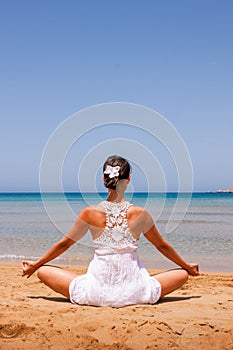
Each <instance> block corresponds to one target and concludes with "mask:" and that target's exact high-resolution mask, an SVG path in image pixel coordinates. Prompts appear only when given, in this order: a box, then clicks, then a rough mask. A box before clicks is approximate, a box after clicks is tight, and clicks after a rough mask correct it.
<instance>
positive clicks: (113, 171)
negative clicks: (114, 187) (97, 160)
mask: <svg viewBox="0 0 233 350" xmlns="http://www.w3.org/2000/svg"><path fill="white" fill-rule="evenodd" d="M120 168H121V167H120V166H119V165H117V166H111V165H107V168H106V169H105V170H104V174H108V176H109V177H110V179H112V178H113V177H115V176H119V170H120Z"/></svg>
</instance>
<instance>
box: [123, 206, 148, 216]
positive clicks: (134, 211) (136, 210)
mask: <svg viewBox="0 0 233 350" xmlns="http://www.w3.org/2000/svg"><path fill="white" fill-rule="evenodd" d="M128 215H129V217H131V216H132V218H133V217H137V216H140V217H141V218H144V219H146V218H147V217H150V214H149V212H148V211H147V210H146V209H145V208H143V207H139V206H135V205H132V206H130V207H129V209H128Z"/></svg>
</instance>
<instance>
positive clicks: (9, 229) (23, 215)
mask: <svg viewBox="0 0 233 350" xmlns="http://www.w3.org/2000/svg"><path fill="white" fill-rule="evenodd" d="M126 197H127V199H128V200H130V201H131V202H132V203H133V204H135V205H140V206H143V207H146V208H147V209H148V210H149V211H150V213H151V215H152V216H153V218H154V220H155V221H156V225H157V227H158V229H159V230H160V232H161V234H162V235H163V236H164V238H165V239H166V240H167V241H168V242H169V243H171V244H172V245H173V246H174V248H175V249H176V250H177V251H178V252H179V254H180V255H181V256H183V257H184V258H185V259H186V260H187V261H189V262H197V263H199V264H200V270H201V271H233V249H232V247H233V194H231V193H193V194H192V198H191V202H190V205H189V207H188V209H187V213H186V214H185V216H184V217H183V218H182V220H178V221H177V223H176V224H177V225H178V226H177V227H176V229H175V230H173V232H171V233H169V232H167V226H166V225H167V223H168V221H169V218H170V216H171V213H172V210H173V208H174V204H175V202H176V199H177V193H167V194H146V193H134V194H133V195H132V194H130V193H129V194H127V195H126ZM179 197H180V204H179V206H178V208H177V209H176V210H177V212H178V214H179V215H180V216H182V215H181V214H182V213H183V212H184V207H185V204H186V203H187V199H188V198H189V197H190V194H179ZM105 198H106V194H92V193H85V194H79V193H67V194H65V198H64V197H63V196H62V195H60V194H46V195H45V196H43V198H42V197H41V195H40V194H39V193H1V194H0V261H2V262H9V261H12V262H19V261H20V260H21V259H37V258H38V257H40V256H41V255H42V254H44V253H45V251H46V250H47V249H48V248H49V247H50V246H51V245H52V244H53V243H55V242H56V240H58V239H60V238H61V237H62V235H63V233H65V232H67V231H68V230H69V228H70V227H71V226H72V224H73V220H72V218H71V217H68V216H67V215H66V211H65V210H64V208H65V206H66V207H67V205H68V206H69V208H70V210H72V212H73V215H74V217H75V215H77V214H78V213H79V212H80V210H82V209H83V208H84V207H85V206H87V205H91V204H95V203H97V202H99V201H100V200H102V199H105ZM42 199H43V200H42ZM48 207H49V210H50V213H51V212H52V213H53V214H54V217H55V218H58V219H56V220H57V221H56V220H55V222H54V217H51V215H50V217H49V216H48V214H47V212H46V209H47V208H48ZM61 230H62V231H63V232H61ZM66 230H67V231H66ZM139 254H140V257H141V259H142V261H143V263H144V264H145V266H147V267H151V268H156V269H157V268H158V269H167V268H172V267H174V265H173V264H172V263H171V262H169V261H168V260H167V259H166V258H165V257H163V256H162V255H161V254H160V253H159V252H158V251H156V250H155V249H154V248H153V247H152V246H151V245H150V243H148V242H147V241H146V240H145V238H144V237H142V239H141V244H140V248H139ZM92 255H93V247H92V244H91V237H90V234H87V235H86V236H85V237H84V238H83V239H82V240H81V241H79V242H78V243H76V244H75V245H74V246H73V247H71V248H70V249H69V250H68V251H67V252H66V253H65V254H63V255H62V256H61V257H59V258H58V259H57V260H56V262H57V263H59V264H60V263H61V264H62V263H66V264H67V263H68V264H81V265H86V264H88V263H89V261H90V260H91V257H92Z"/></svg>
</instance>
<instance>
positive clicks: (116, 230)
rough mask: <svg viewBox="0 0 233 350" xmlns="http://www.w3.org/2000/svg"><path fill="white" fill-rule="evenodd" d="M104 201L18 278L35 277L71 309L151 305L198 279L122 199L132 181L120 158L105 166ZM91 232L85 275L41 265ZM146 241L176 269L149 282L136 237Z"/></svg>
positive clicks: (141, 212)
mask: <svg viewBox="0 0 233 350" xmlns="http://www.w3.org/2000/svg"><path fill="white" fill-rule="evenodd" d="M103 173H104V177H103V179H104V185H105V186H106V187H107V188H108V197H107V200H105V201H102V202H101V203H99V204H98V205H96V206H91V207H87V208H85V209H84V210H83V211H82V212H81V213H80V214H79V216H78V218H77V220H76V222H75V224H74V226H73V227H72V228H71V230H70V231H69V232H68V234H67V235H66V236H65V237H63V238H62V239H61V240H60V241H59V242H57V243H56V244H55V245H54V246H53V247H52V248H51V249H50V250H49V251H48V252H47V253H46V254H45V255H44V256H43V257H42V258H40V259H39V260H38V261H36V262H30V261H23V262H22V270H21V272H22V276H27V277H30V276H31V275H32V274H33V273H34V272H35V271H37V275H38V277H39V279H40V280H41V281H42V282H43V283H45V284H46V285H47V286H48V287H50V288H52V289H53V290H54V291H56V292H58V293H60V294H62V295H64V296H65V297H67V298H69V299H70V300H71V302H72V303H76V304H83V305H96V306H112V307H122V306H125V305H132V304H154V303H156V302H157V301H158V300H159V299H160V298H162V297H163V296H165V295H167V294H169V293H171V292H173V291H174V290H176V289H178V288H180V287H181V286H182V285H183V284H184V283H185V282H186V281H187V279H188V275H192V276H198V274H199V273H198V265H196V264H188V263H187V262H185V261H184V260H183V259H182V258H181V257H180V256H179V255H178V253H177V252H176V251H175V250H174V249H173V248H172V247H171V245H170V244H169V243H167V242H166V241H165V240H164V239H163V238H162V237H161V235H160V233H159V232H158V230H157V229H156V227H155V225H154V222H153V219H152V217H151V215H150V214H149V213H148V212H147V211H146V210H145V209H144V208H141V207H137V206H133V205H132V204H130V203H129V202H127V201H126V200H125V198H124V193H125V190H126V188H127V185H128V183H129V181H130V164H129V162H128V161H127V160H126V159H124V158H122V157H119V156H111V157H109V158H108V159H107V160H106V162H105V163H104V166H103ZM88 230H90V232H91V234H92V238H93V242H94V246H95V253H94V257H93V259H92V261H91V263H90V265H89V267H88V271H87V273H86V274H84V275H81V276H80V275H79V276H78V275H77V274H76V273H74V272H71V271H66V270H63V269H61V268H57V267H54V266H48V265H45V264H46V263H48V262H49V261H51V260H53V259H55V258H56V257H58V256H59V255H61V254H62V253H64V252H65V251H66V250H67V249H68V248H69V247H71V246H72V245H73V244H74V243H75V242H76V241H78V240H79V239H81V238H82V237H83V236H84V235H85V234H86V233H87V231H88ZM142 233H143V234H144V236H145V237H146V238H147V239H148V240H149V241H150V242H151V243H152V244H153V245H154V246H155V247H156V248H157V249H158V250H159V251H160V252H161V253H162V254H163V255H164V256H165V257H167V258H168V259H169V260H171V261H172V262H174V263H175V264H177V265H178V266H180V267H181V268H179V269H174V270H171V271H167V272H163V273H160V274H157V275H155V276H150V275H149V274H148V272H147V270H146V269H145V268H144V267H143V265H142V263H141V261H140V259H139V257H138V253H137V248H138V242H139V237H140V235H141V234H142Z"/></svg>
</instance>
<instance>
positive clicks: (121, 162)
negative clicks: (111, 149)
mask: <svg viewBox="0 0 233 350" xmlns="http://www.w3.org/2000/svg"><path fill="white" fill-rule="evenodd" d="M108 165H110V166H112V167H115V166H119V167H120V170H119V171H118V172H119V175H118V176H114V177H112V178H111V177H110V176H109V174H104V186H105V187H107V188H109V189H111V190H115V189H116V186H117V183H118V182H119V180H123V179H128V178H129V175H130V171H131V166H130V164H129V162H128V161H127V160H126V159H125V158H123V157H120V156H110V157H108V159H107V160H106V161H105V163H104V165H103V173H104V171H105V170H106V168H107V166H108Z"/></svg>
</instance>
